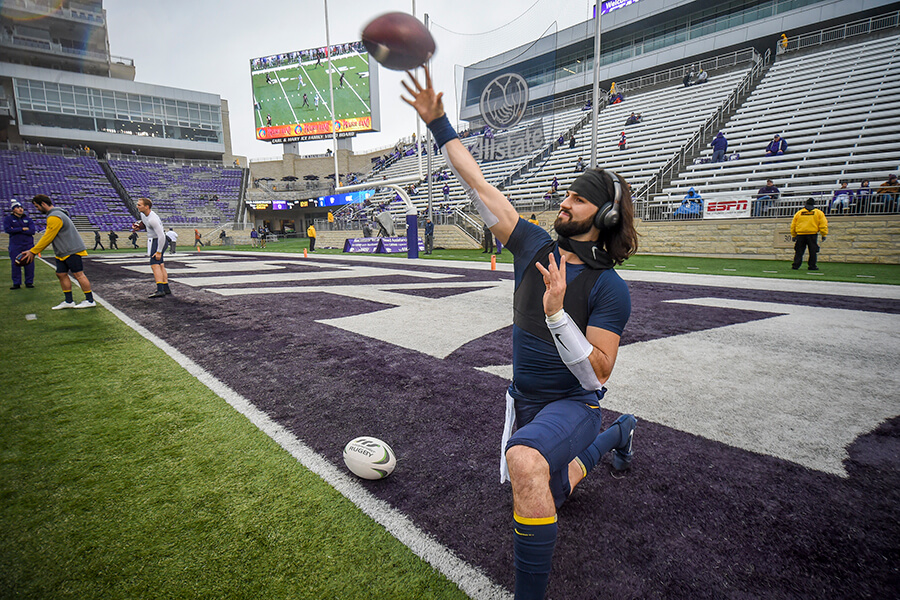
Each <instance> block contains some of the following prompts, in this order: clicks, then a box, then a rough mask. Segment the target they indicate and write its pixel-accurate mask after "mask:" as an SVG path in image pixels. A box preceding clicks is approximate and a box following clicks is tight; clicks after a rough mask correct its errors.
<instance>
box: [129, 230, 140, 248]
mask: <svg viewBox="0 0 900 600" xmlns="http://www.w3.org/2000/svg"><path fill="white" fill-rule="evenodd" d="M128 241H129V242H131V247H132V248H137V247H138V245H137V241H138V234H137V231H132V232H131V235H129V236H128Z"/></svg>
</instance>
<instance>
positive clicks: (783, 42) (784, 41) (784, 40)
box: [780, 33, 788, 52]
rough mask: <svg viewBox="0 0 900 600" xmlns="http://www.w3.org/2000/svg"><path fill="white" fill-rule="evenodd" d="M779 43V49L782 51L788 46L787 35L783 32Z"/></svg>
mask: <svg viewBox="0 0 900 600" xmlns="http://www.w3.org/2000/svg"><path fill="white" fill-rule="evenodd" d="M780 43H781V51H782V52H784V51H785V50H787V47H788V37H787V36H786V35H785V34H783V33H782V34H781V40H780Z"/></svg>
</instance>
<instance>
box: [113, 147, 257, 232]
mask: <svg viewBox="0 0 900 600" xmlns="http://www.w3.org/2000/svg"><path fill="white" fill-rule="evenodd" d="M109 165H110V167H111V168H112V170H113V172H114V173H115V175H116V177H117V178H118V179H119V181H120V182H121V183H122V185H123V186H124V187H125V189H126V190H127V191H128V194H129V195H130V196H131V197H132V199H133V200H135V201H136V200H137V199H138V198H142V197H144V198H149V199H151V200H152V201H153V210H155V211H156V212H157V214H159V216H160V218H161V219H162V220H163V222H164V223H165V224H166V225H170V224H171V225H174V226H176V227H177V226H188V225H195V224H200V223H205V224H207V225H210V224H216V225H218V224H222V223H228V222H231V221H234V218H235V214H236V213H237V209H238V202H239V201H240V198H241V185H242V179H241V177H242V171H241V169H239V168H226V167H220V168H219V167H212V166H199V165H190V164H179V163H174V162H173V163H169V162H163V163H151V162H136V161H130V160H118V159H111V160H110V161H109Z"/></svg>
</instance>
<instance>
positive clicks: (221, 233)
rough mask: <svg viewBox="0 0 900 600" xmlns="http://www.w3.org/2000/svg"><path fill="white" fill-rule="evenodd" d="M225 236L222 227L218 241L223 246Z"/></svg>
mask: <svg viewBox="0 0 900 600" xmlns="http://www.w3.org/2000/svg"><path fill="white" fill-rule="evenodd" d="M226 237H228V236H227V235H226V234H225V230H224V229H223V230H222V231H220V232H219V241H220V242H221V243H222V245H223V246H224V245H225V238H226Z"/></svg>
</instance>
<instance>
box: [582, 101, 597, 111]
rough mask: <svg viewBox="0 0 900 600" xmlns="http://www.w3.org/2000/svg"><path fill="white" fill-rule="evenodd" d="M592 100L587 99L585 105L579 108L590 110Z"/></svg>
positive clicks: (592, 103)
mask: <svg viewBox="0 0 900 600" xmlns="http://www.w3.org/2000/svg"><path fill="white" fill-rule="evenodd" d="M593 105H594V102H593V100H588V101H587V102H586V103H585V105H584V106H583V107H582V108H581V110H591V108H593Z"/></svg>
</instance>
